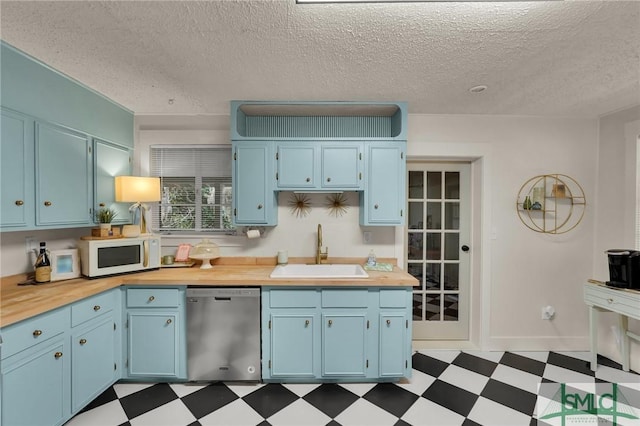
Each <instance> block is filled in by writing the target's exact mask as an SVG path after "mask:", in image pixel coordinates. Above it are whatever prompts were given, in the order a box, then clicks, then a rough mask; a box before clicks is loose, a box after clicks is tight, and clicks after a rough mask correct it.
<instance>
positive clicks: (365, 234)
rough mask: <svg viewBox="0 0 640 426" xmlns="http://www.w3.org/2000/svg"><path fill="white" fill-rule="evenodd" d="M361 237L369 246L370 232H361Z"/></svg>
mask: <svg viewBox="0 0 640 426" xmlns="http://www.w3.org/2000/svg"><path fill="white" fill-rule="evenodd" d="M362 236H363V237H362V239H363V240H364V243H365V244H371V231H365V232H363V234H362Z"/></svg>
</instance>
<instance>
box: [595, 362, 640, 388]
mask: <svg viewBox="0 0 640 426" xmlns="http://www.w3.org/2000/svg"><path fill="white" fill-rule="evenodd" d="M596 377H597V378H598V379H601V380H606V381H608V382H611V383H625V386H626V387H629V388H632V389H637V390H640V375H638V374H634V373H631V372H629V371H622V370H617V369H615V368H611V367H607V366H606V365H598V370H597V371H596Z"/></svg>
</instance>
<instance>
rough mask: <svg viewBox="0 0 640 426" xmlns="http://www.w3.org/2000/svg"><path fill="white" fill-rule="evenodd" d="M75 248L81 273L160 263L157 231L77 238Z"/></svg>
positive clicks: (137, 268) (136, 269)
mask: <svg viewBox="0 0 640 426" xmlns="http://www.w3.org/2000/svg"><path fill="white" fill-rule="evenodd" d="M78 249H79V250H80V270H81V271H82V275H84V276H86V277H90V278H95V277H103V276H105V275H114V274H125V273H128V272H140V271H146V270H149V269H157V268H159V267H160V237H158V236H157V235H148V236H140V237H136V238H113V239H108V240H80V241H78Z"/></svg>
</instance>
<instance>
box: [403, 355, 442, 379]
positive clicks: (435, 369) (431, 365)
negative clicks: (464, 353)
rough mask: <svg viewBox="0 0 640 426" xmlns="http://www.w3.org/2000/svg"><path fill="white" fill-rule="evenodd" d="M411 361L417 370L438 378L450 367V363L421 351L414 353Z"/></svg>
mask: <svg viewBox="0 0 640 426" xmlns="http://www.w3.org/2000/svg"><path fill="white" fill-rule="evenodd" d="M411 363H412V366H413V368H414V369H415V370H418V371H421V372H423V373H425V374H428V375H430V376H432V377H436V378H437V377H440V375H441V374H442V372H443V371H444V370H446V369H447V367H449V363H446V362H444V361H440V360H439V359H435V358H432V357H430V356H427V355H424V354H420V353H415V354H413V356H412V357H411Z"/></svg>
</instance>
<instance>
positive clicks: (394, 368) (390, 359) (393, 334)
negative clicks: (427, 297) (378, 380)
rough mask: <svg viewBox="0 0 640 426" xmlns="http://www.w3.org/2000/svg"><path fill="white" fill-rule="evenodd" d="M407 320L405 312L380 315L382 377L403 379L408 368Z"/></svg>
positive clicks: (379, 354)
mask: <svg viewBox="0 0 640 426" xmlns="http://www.w3.org/2000/svg"><path fill="white" fill-rule="evenodd" d="M406 321H407V318H406V317H405V314H404V312H382V313H380V324H379V330H380V340H379V350H378V356H379V361H378V364H379V368H380V372H379V374H380V377H402V376H404V374H405V368H406V366H407V362H408V360H407V356H408V354H406V353H405V348H406V346H407V345H406V340H405V339H406V335H407V334H406V333H407V322H406Z"/></svg>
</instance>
